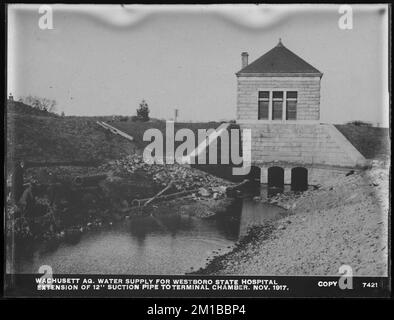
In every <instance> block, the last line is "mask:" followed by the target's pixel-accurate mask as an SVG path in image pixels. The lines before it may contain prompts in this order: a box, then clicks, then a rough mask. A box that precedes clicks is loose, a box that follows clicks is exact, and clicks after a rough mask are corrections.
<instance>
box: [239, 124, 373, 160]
mask: <svg viewBox="0 0 394 320" xmlns="http://www.w3.org/2000/svg"><path fill="white" fill-rule="evenodd" d="M240 127H241V129H246V128H249V129H251V130H252V163H253V164H254V165H261V166H263V165H265V164H269V163H271V164H272V163H275V162H280V163H284V164H286V163H289V164H299V165H300V166H302V165H305V166H306V167H313V166H315V167H319V166H320V167H330V166H333V167H361V166H365V165H367V162H366V159H365V158H364V157H363V156H362V155H361V153H360V152H358V150H357V149H356V148H354V147H353V145H352V144H351V143H350V142H349V141H348V140H347V139H346V138H345V137H344V136H343V135H342V134H341V133H340V132H339V131H338V130H337V129H336V128H335V127H334V126H333V125H330V124H287V123H286V124H284V123H278V124H274V123H272V124H270V123H261V124H259V123H254V124H253V123H249V124H240Z"/></svg>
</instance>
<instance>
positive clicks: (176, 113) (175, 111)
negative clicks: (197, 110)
mask: <svg viewBox="0 0 394 320" xmlns="http://www.w3.org/2000/svg"><path fill="white" fill-rule="evenodd" d="M178 113H179V110H178V109H174V122H176V120H177V118H178Z"/></svg>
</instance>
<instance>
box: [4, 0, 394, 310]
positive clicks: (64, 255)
mask: <svg viewBox="0 0 394 320" xmlns="http://www.w3.org/2000/svg"><path fill="white" fill-rule="evenodd" d="M390 16H391V7H390V6H389V5H388V4H349V5H345V4H258V5H257V4H216V5H197V4H195V5H180V4H179V5H175V4H174V5H133V4H111V5H99V4H11V3H9V4H7V6H6V29H7V32H6V49H5V50H6V78H7V79H6V89H5V92H6V101H5V107H4V119H5V121H4V145H5V149H6V150H5V153H4V163H5V168H4V220H5V223H4V260H5V262H4V272H5V274H4V280H5V282H4V290H5V291H4V292H5V295H6V296H9V297H18V296H25V297H26V296H27V297H29V296H31V297H36V296H41V297H42V296H45V297H64V296H66V297H85V296H89V297H95V296H100V297H107V296H108V297H112V296H121V297H235V296H237V297H319V296H324V297H338V296H340V297H347V296H351V297H388V296H390V295H391V289H390V286H389V282H390V276H391V272H390V267H391V265H390V263H391V251H390V249H391V248H390V244H389V239H390V236H391V235H390V231H391V230H390V227H389V224H390V223H389V221H390V215H391V208H390V203H389V198H390V194H391V190H390V178H389V177H390V165H391V163H390V155H391V141H390V137H391V134H390V116H389V115H390V110H391V109H390V91H389V83H390V81H391V73H390V68H391V62H390V61H391V51H390V50H389V48H390V47H391V43H390V38H389V35H390V31H389V30H390V27H389V26H390V24H391V22H390ZM215 310H216V312H218V309H215ZM223 310H225V309H223ZM223 310H222V311H221V312H225V311H223ZM184 311H185V310H184ZM186 311H187V310H186ZM189 311H190V312H191V311H192V310H189ZM200 311H201V310H200ZM205 311H207V310H205ZM211 311H212V310H211ZM152 312H157V313H156V314H160V310H159V311H158V310H156V309H155V310H152ZM163 312H164V311H163ZM196 312H198V310H197V311H196ZM207 312H208V311H207ZM229 312H230V311H229ZM231 312H233V314H235V313H237V312H239V313H242V310H241V309H236V310H231Z"/></svg>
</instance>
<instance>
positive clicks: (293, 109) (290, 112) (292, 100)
mask: <svg viewBox="0 0 394 320" xmlns="http://www.w3.org/2000/svg"><path fill="white" fill-rule="evenodd" d="M296 119H297V91H287V92H286V120H296Z"/></svg>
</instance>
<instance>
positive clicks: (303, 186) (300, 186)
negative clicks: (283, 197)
mask: <svg viewBox="0 0 394 320" xmlns="http://www.w3.org/2000/svg"><path fill="white" fill-rule="evenodd" d="M307 189H308V170H307V169H306V168H303V167H296V168H293V169H291V190H292V191H305V190H307Z"/></svg>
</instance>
